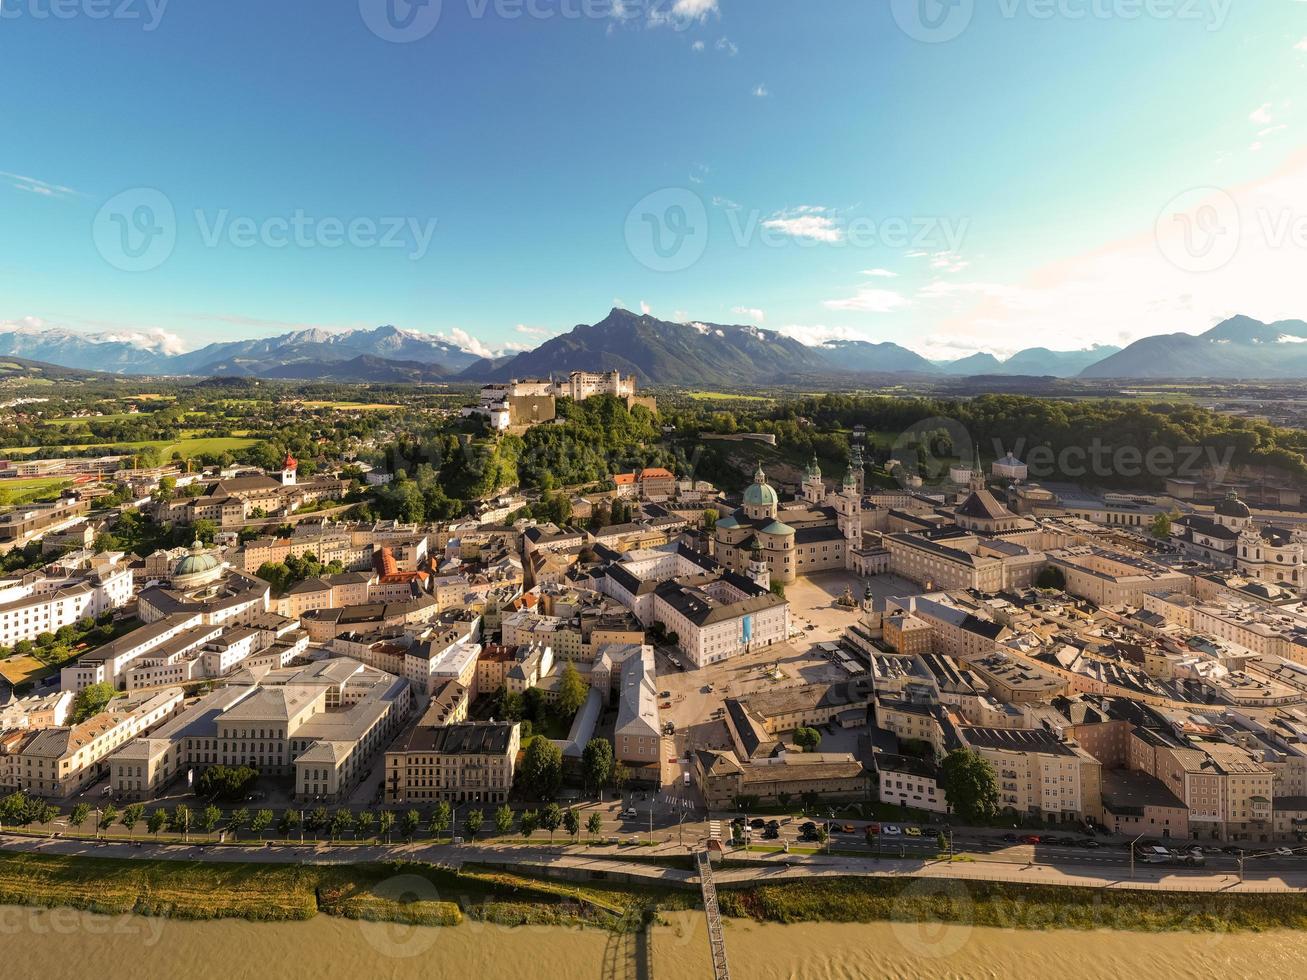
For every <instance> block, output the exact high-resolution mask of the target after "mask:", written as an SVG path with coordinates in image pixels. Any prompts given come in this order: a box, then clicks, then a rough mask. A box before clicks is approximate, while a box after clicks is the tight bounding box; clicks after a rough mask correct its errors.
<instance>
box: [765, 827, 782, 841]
mask: <svg viewBox="0 0 1307 980" xmlns="http://www.w3.org/2000/svg"><path fill="white" fill-rule="evenodd" d="M780 835H781V828H780V827H779V826H775V827H773V826H772V825H771V824H768V825H767V826H766V828H764V830H763V832H762V836H763V837H764V838H766V839H767V840H775V839H776V838H777V837H779V836H780Z"/></svg>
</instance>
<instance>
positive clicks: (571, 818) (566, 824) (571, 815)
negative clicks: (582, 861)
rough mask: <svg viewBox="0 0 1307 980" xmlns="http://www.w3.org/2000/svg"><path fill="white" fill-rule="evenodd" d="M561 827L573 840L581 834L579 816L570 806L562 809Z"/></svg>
mask: <svg viewBox="0 0 1307 980" xmlns="http://www.w3.org/2000/svg"><path fill="white" fill-rule="evenodd" d="M563 829H564V830H566V831H567V832H568V834H570V835H571V837H572V839H573V840H577V839H578V838H579V837H580V836H581V818H580V817H578V816H577V815H576V811H575V810H573V809H572V808H571V807H570V806H569V807H568V808H567V809H566V810H564V811H563Z"/></svg>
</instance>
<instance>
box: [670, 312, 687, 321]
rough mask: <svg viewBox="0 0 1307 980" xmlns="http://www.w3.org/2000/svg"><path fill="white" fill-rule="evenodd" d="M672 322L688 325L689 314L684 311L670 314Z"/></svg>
mask: <svg viewBox="0 0 1307 980" xmlns="http://www.w3.org/2000/svg"><path fill="white" fill-rule="evenodd" d="M672 320H673V322H675V323H689V322H690V314H689V313H686V312H685V310H677V311H676V312H675V313H673V314H672Z"/></svg>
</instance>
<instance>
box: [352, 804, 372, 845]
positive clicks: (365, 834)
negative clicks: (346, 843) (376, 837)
mask: <svg viewBox="0 0 1307 980" xmlns="http://www.w3.org/2000/svg"><path fill="white" fill-rule="evenodd" d="M376 826H377V818H376V817H375V816H374V815H373V813H372V811H371V810H364V811H363V812H362V813H360V814H359V815H358V819H357V820H355V821H354V827H355V830H356V831H357V836H358V839H359V840H367V839H368V838H369V837H371V836H372V832H373V830H375V829H376Z"/></svg>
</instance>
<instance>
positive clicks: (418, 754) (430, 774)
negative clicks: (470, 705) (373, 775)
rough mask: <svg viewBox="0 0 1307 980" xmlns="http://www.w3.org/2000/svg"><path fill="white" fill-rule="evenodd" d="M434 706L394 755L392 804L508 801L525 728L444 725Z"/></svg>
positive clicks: (388, 786)
mask: <svg viewBox="0 0 1307 980" xmlns="http://www.w3.org/2000/svg"><path fill="white" fill-rule="evenodd" d="M437 710H438V709H437V706H436V705H435V704H433V705H432V706H431V707H429V708H428V709H427V713H426V714H425V715H423V716H422V718H420V719H419V720H418V722H417V724H415V725H414V726H413V727H412V728H410V729H409V730H408V732H406V733H405V734H404V735H403V736H402V737H401V738H400V739H399V740H398V741H397V742H396V744H395V745H394V746H392V747H391V749H390V750H389V751H387V752H386V760H385V773H386V775H385V784H384V785H385V794H386V802H387V803H389V804H400V803H426V802H429V801H435V800H447V801H449V802H451V803H503V802H505V801H506V800H507V799H508V794H509V793H510V792H511V790H512V787H513V776H514V774H515V771H516V765H517V754H518V751H519V750H520V748H521V737H522V736H521V726H520V725H519V724H517V723H516V722H511V723H510V722H468V723H462V724H453V725H446V724H441V723H440V721H439V718H438V716H437V715H436V714H434V713H435V712H437Z"/></svg>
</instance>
